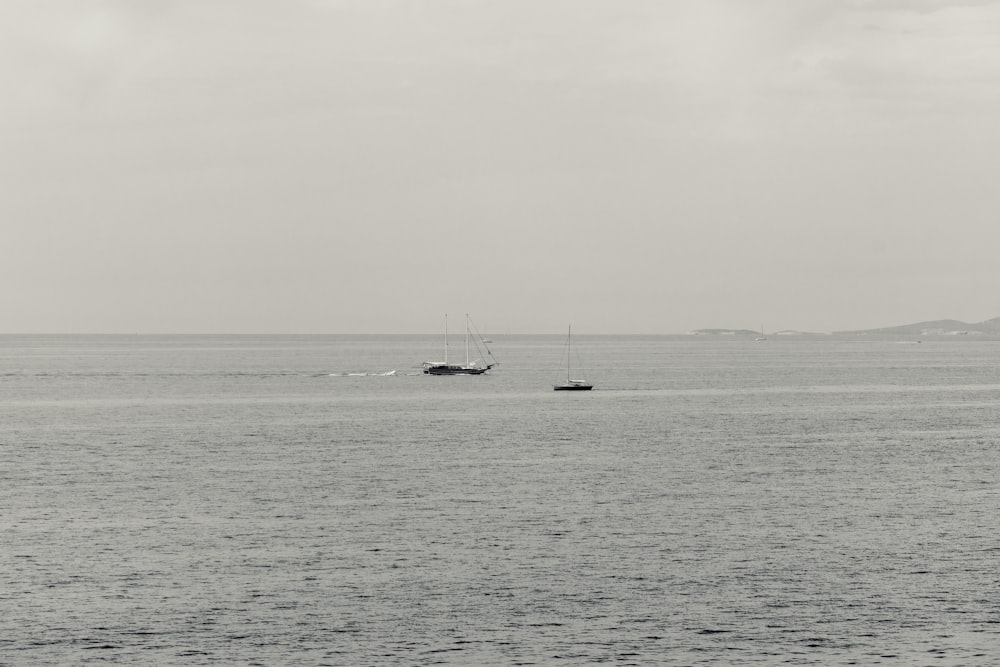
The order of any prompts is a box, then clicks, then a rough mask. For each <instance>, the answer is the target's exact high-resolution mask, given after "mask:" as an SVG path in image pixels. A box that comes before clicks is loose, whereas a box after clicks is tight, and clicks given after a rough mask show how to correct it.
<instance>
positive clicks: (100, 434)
mask: <svg viewBox="0 0 1000 667" xmlns="http://www.w3.org/2000/svg"><path fill="white" fill-rule="evenodd" d="M494 338H495V342H494V344H493V345H492V346H491V347H492V349H493V350H494V352H495V354H496V356H497V357H498V358H499V360H500V362H501V365H500V366H499V367H498V368H497V369H495V370H494V371H491V373H490V374H488V375H485V376H479V377H431V376H424V375H422V374H420V369H419V364H420V363H421V362H422V361H424V360H427V359H434V358H437V357H439V356H440V354H439V352H440V350H439V349H438V348H439V343H440V341H439V338H438V337H435V336H0V415H2V420H0V508H2V514H0V611H2V613H0V664H2V665H85V664H127V665H138V664H148V665H284V664H289V665H290V664H295V665H430V664H446V665H532V664H534V665H551V664H565V665H580V664H592V663H610V664H617V665H699V664H706V665H709V664H710V665H718V664H727V665H772V664H796V665H809V664H814V665H850V664H858V665H874V664H882V665H984V664H996V663H997V662H998V661H1000V575H998V571H1000V570H998V567H997V565H998V559H1000V534H998V531H997V513H998V507H1000V419H998V417H1000V410H998V406H1000V341H997V340H992V339H986V338H978V337H977V338H971V337H942V338H938V339H926V340H924V341H922V342H921V343H919V344H917V343H914V342H912V341H902V340H894V339H889V338H881V337H837V336H823V337H773V336H772V337H771V339H770V340H768V341H767V342H763V343H757V342H753V341H752V340H751V339H748V338H740V337H703V336H697V337H642V336H632V337H628V336H623V337H594V336H592V337H587V336H579V337H575V339H574V342H575V343H576V347H577V348H578V350H579V351H580V353H581V358H582V359H583V360H584V361H585V362H586V364H587V376H588V377H589V379H590V380H591V381H593V382H594V383H595V384H596V389H595V390H594V391H593V392H589V393H586V392H585V393H578V392H569V393H567V392H553V391H552V390H551V385H552V383H553V382H558V381H559V380H560V373H561V371H560V369H559V363H560V355H561V344H562V339H561V337H559V336H551V337H546V336H496V337H494ZM454 353H455V352H454V351H453V354H454ZM390 371H395V373H394V374H388V373H389V372H390Z"/></svg>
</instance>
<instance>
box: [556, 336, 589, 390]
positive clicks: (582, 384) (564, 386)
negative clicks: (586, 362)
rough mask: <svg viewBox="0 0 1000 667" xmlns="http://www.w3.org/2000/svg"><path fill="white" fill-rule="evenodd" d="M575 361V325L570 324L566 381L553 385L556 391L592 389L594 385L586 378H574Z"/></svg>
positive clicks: (567, 340) (567, 343)
mask: <svg viewBox="0 0 1000 667" xmlns="http://www.w3.org/2000/svg"><path fill="white" fill-rule="evenodd" d="M572 362H573V325H570V326H569V329H568V330H567V333H566V381H565V382H562V383H560V384H557V385H553V386H552V389H553V390H555V391H590V390H591V389H593V388H594V385H592V384H590V383H589V382H587V381H586V380H574V379H573V377H572Z"/></svg>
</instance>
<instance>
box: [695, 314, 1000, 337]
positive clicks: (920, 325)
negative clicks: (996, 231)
mask: <svg viewBox="0 0 1000 667" xmlns="http://www.w3.org/2000/svg"><path fill="white" fill-rule="evenodd" d="M833 333H835V334H854V335H877V334H883V335H890V336H982V335H987V334H988V335H1000V317H994V318H993V319H991V320H986V321H985V322H975V323H969V322H962V321H959V320H933V321H930V322H916V323H915V324H901V325H899V326H894V327H880V328H878V329H856V330H853V331H834V332H833ZM688 334H689V335H692V336H760V335H761V333H760V332H759V331H754V330H753V329H692V330H691V331H688ZM768 335H770V336H825V335H827V334H822V333H814V332H809V331H795V330H792V329H786V330H784V331H775V332H773V333H770V334H768Z"/></svg>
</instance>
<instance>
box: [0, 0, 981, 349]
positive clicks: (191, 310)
mask: <svg viewBox="0 0 1000 667" xmlns="http://www.w3.org/2000/svg"><path fill="white" fill-rule="evenodd" d="M998 35H1000V2H994V1H990V0H981V1H974V0H964V1H962V0H952V1H949V0H624V1H623V0H490V1H480V0H426V1H417V0H411V1H404V0H346V1H345V0H282V1H281V2H278V1H275V0H270V1H264V0H215V1H213V0H174V1H170V2H168V1H163V2H136V1H135V0H118V1H114V0H104V1H101V0H91V1H88V2H80V1H79V0H5V1H4V2H2V3H0V91H2V97H0V100H2V102H0V239H2V245H0V248H2V250H0V252H2V255H0V261H2V264H0V266H2V268H0V271H2V274H0V295H2V299H0V307H2V314H0V332H81V333H86V332H147V333H153V332H164V333H173V332H178V333H186V332H247V333H254V332H275V333H286V332H288V333H294V332H301V333H325V332H329V333H354V332H386V333H396V332H436V331H438V330H439V328H440V326H441V319H442V315H443V314H444V313H450V314H451V316H452V318H453V319H454V320H459V319H460V318H461V316H462V314H463V313H465V312H469V313H470V314H472V316H473V319H474V320H475V321H476V323H477V325H478V326H479V328H480V329H483V330H486V331H489V332H491V333H505V332H524V333H534V332H538V333H558V332H560V331H563V330H565V326H566V324H567V323H568V322H572V323H573V325H574V330H575V331H579V332H586V333H680V332H684V331H686V330H688V329H692V328H696V327H746V328H757V327H760V326H761V325H764V326H765V327H766V328H767V330H768V331H774V330H778V329H801V330H810V331H829V330H834V329H850V328H868V327H876V326H889V325H895V324H903V323H908V322H914V321H919V320H927V319H937V318H947V317H953V318H957V319H962V320H966V321H979V320H983V319H987V318H991V317H994V316H997V315H1000V291H998V290H1000V186H998V177H1000V39H998V37H997V36H998Z"/></svg>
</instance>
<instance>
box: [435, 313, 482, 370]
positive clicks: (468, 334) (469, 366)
mask: <svg viewBox="0 0 1000 667" xmlns="http://www.w3.org/2000/svg"><path fill="white" fill-rule="evenodd" d="M479 343H482V344H483V347H484V348H485V349H486V356H488V357H489V358H490V359H491V360H492V361H493V363H490V364H488V363H486V362H485V361H483V354H482V351H481V350H480V349H479ZM472 346H475V348H476V353H477V354H478V355H479V357H478V358H477V359H475V360H474V361H473V360H472V353H471V347H472ZM497 363H498V362H497V360H496V358H495V357H494V356H493V353H492V352H490V348H489V347H488V346H487V345H486V343H485V341H484V340H483V338H482V336H479V342H478V343H477V342H476V341H475V339H473V337H472V325H471V323H470V322H469V315H468V314H466V315H465V363H464V364H453V363H450V362H449V361H448V316H447V315H445V316H444V361H425V362H424V373H425V374H426V375H482V374H483V373H485V372H486V371H488V370H490V369H491V368H493V367H494V366H496V365H497Z"/></svg>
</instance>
